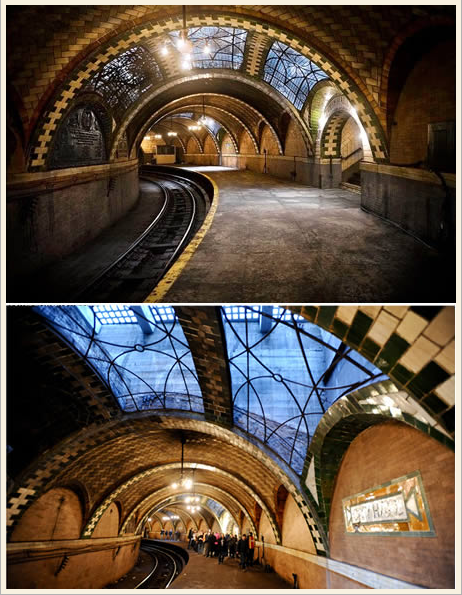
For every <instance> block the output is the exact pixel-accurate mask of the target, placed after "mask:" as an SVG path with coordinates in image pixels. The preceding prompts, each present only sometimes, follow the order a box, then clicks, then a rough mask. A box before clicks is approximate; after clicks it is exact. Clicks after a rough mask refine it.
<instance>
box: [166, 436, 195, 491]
mask: <svg viewBox="0 0 462 595" xmlns="http://www.w3.org/2000/svg"><path fill="white" fill-rule="evenodd" d="M185 442H186V440H185V437H184V435H182V436H181V471H180V477H179V478H178V480H177V481H174V482H173V483H172V486H171V487H172V488H173V489H174V490H176V489H177V488H180V487H181V488H184V489H185V490H190V489H191V488H192V486H193V480H192V479H191V478H190V477H186V476H185V474H184V468H183V463H184V445H185Z"/></svg>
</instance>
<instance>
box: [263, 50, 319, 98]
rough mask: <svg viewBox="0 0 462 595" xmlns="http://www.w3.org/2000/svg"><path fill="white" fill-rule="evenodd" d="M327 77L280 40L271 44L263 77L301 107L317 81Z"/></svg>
mask: <svg viewBox="0 0 462 595" xmlns="http://www.w3.org/2000/svg"><path fill="white" fill-rule="evenodd" d="M325 78H328V77H327V74H326V73H325V72H324V71H323V70H321V69H320V68H318V67H317V66H316V65H315V64H314V63H313V62H311V60H309V59H308V58H306V57H305V56H303V55H302V54H300V52H297V51H296V50H294V49H292V48H291V47H289V46H288V45H286V44H284V43H282V42H281V41H275V42H274V43H273V45H272V46H271V48H270V50H269V52H268V56H267V58H266V62H265V68H264V75H263V79H264V80H265V81H266V82H267V83H269V84H270V85H271V86H273V87H274V88H275V89H277V91H279V92H280V93H281V94H282V95H284V97H286V98H287V99H288V100H289V101H290V102H291V103H293V104H294V106H295V107H296V108H297V109H298V110H300V109H302V107H303V105H304V103H305V101H306V98H307V97H308V93H309V92H310V89H311V87H312V86H313V85H315V84H316V83H317V82H318V81H320V80H322V79H325Z"/></svg>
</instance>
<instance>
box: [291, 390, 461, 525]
mask: <svg viewBox="0 0 462 595" xmlns="http://www.w3.org/2000/svg"><path fill="white" fill-rule="evenodd" d="M403 394H404V395H405V393H403V392H400V391H399V390H398V388H397V387H396V386H395V384H393V382H391V381H390V380H386V381H384V382H378V383H376V384H373V385H370V386H366V387H365V388H362V389H359V390H357V391H354V392H352V393H350V394H349V395H346V396H344V397H342V398H341V399H339V400H338V401H336V402H335V403H334V404H333V405H332V406H331V407H330V408H329V410H328V411H327V413H326V415H324V417H323V418H322V420H321V421H320V422H319V425H318V427H317V428H316V431H315V433H314V435H313V438H312V440H311V443H310V446H309V448H308V453H307V457H306V460H305V465H304V469H303V473H302V482H303V484H304V485H305V487H306V488H307V489H308V495H309V498H310V500H311V502H312V504H313V505H314V506H315V507H316V509H317V511H318V515H319V518H320V519H322V522H323V524H324V529H325V531H326V533H327V531H328V526H329V516H330V505H331V501H332V495H333V490H334V479H335V477H336V476H337V473H338V470H339V467H340V464H341V461H342V458H343V455H344V453H345V452H346V450H347V449H348V447H349V446H350V444H351V443H352V442H353V440H354V439H355V438H356V436H358V434H360V433H361V432H362V431H364V430H365V429H367V428H368V427H370V426H372V425H375V424H377V423H381V422H383V421H387V420H396V421H400V422H403V423H405V424H408V425H410V426H412V427H414V428H416V429H418V430H420V431H422V432H424V433H425V434H427V435H428V436H431V437H432V438H434V439H435V440H438V441H439V442H441V443H442V444H444V445H445V446H447V447H448V448H450V449H452V450H454V447H455V446H454V441H453V440H452V438H451V437H450V436H449V435H448V434H446V433H444V432H443V431H440V430H442V428H440V429H439V428H438V426H437V425H435V426H432V425H430V423H426V421H425V419H424V418H423V417H422V415H420V414H419V411H418V409H417V408H415V407H413V405H412V403H410V404H409V407H408V411H405V407H403V406H400V402H399V398H402V397H403ZM408 398H411V397H408ZM414 412H415V415H414V414H413V413H414ZM427 422H428V420H427ZM332 430H338V431H337V432H335V435H334V434H330V433H331V431H332Z"/></svg>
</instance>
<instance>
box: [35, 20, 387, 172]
mask: <svg viewBox="0 0 462 595" xmlns="http://www.w3.org/2000/svg"><path fill="white" fill-rule="evenodd" d="M210 25H217V26H221V27H237V28H244V29H247V30H248V31H257V32H261V31H262V30H263V28H264V30H265V33H266V34H267V35H268V37H270V38H271V39H274V40H278V41H282V42H283V43H286V44H288V45H290V46H291V47H292V48H294V49H295V50H297V51H298V52H300V53H301V54H302V55H304V56H305V57H307V58H308V59H310V60H312V61H313V62H314V63H315V64H316V65H317V66H319V67H320V68H321V69H322V70H323V71H324V72H325V73H326V74H327V75H328V76H329V77H330V78H331V79H332V80H333V81H334V82H335V84H336V85H337V86H338V87H339V88H340V90H341V91H342V92H343V93H344V94H345V95H346V96H347V97H348V99H349V101H350V102H351V104H352V105H353V107H354V108H355V109H356V111H357V113H358V116H359V119H360V120H361V122H362V124H363V127H364V129H365V130H366V132H367V135H368V137H369V143H370V145H371V149H372V152H373V155H374V159H375V160H376V161H377V162H381V161H385V160H386V159H387V153H388V149H387V144H386V140H385V135H384V133H383V130H382V127H381V124H380V121H379V119H378V118H377V116H376V114H375V112H374V111H373V109H372V107H371V106H370V105H369V103H368V102H367V100H366V98H365V96H364V95H363V93H362V92H361V91H360V90H359V87H358V86H357V85H356V84H355V83H353V81H352V80H351V79H350V78H349V77H348V76H347V75H346V74H345V73H344V72H343V71H341V70H340V69H339V68H338V67H337V66H336V65H335V64H334V63H333V62H331V61H330V60H328V59H327V58H326V57H325V56H323V55H321V54H320V53H319V52H318V51H316V50H315V49H313V48H312V47H310V46H309V45H307V44H305V43H304V42H303V41H301V40H300V39H299V38H297V37H295V36H294V35H292V34H288V33H286V32H284V31H281V30H279V29H276V28H275V27H273V26H271V25H264V26H262V24H261V23H259V22H257V21H256V20H253V19H249V18H245V17H241V18H237V17H235V16H228V15H213V16H207V17H199V16H197V17H196V16H195V17H191V18H189V19H188V21H187V26H189V27H191V26H192V27H200V26H210ZM181 27H182V23H181V21H180V19H179V18H178V17H175V18H169V19H168V20H165V21H161V22H157V21H156V22H146V23H144V24H142V25H138V26H136V27H134V28H133V29H132V30H131V31H127V32H125V33H123V34H122V35H119V36H118V37H117V38H114V39H112V40H111V41H110V42H109V44H108V45H107V46H106V47H104V48H99V50H98V51H97V52H95V53H94V54H93V55H92V56H91V57H90V58H88V59H86V60H84V61H83V63H81V64H80V65H79V66H78V67H77V68H75V69H74V71H73V72H72V74H71V76H70V77H68V79H67V80H66V82H65V83H64V84H63V86H62V87H61V90H59V91H58V92H57V93H56V95H55V98H54V99H53V100H52V101H51V103H50V107H49V108H48V109H47V110H46V112H45V113H44V116H43V118H42V121H41V123H40V125H39V126H38V127H37V131H36V134H35V138H34V141H33V147H32V150H31V159H30V170H32V171H37V170H41V169H44V167H45V165H46V159H47V154H48V151H49V148H50V145H51V142H52V138H53V135H54V132H55V131H56V129H57V127H58V124H59V122H60V120H61V118H62V117H63V115H64V114H65V113H66V111H67V109H68V107H69V104H70V102H71V101H72V100H73V98H74V97H75V95H76V93H77V92H78V91H79V90H80V89H81V88H82V87H83V85H84V84H85V82H86V81H88V79H90V78H91V76H92V75H93V74H95V73H96V72H97V71H98V70H99V69H100V68H102V67H103V66H104V64H106V63H107V62H108V61H110V60H111V59H112V58H114V57H115V56H117V55H118V54H119V53H121V52H123V51H126V50H128V49H129V48H131V47H133V46H135V45H136V44H138V43H140V42H142V41H143V40H146V39H149V38H151V37H156V36H158V35H163V34H165V33H168V32H169V31H173V30H176V29H178V28H181Z"/></svg>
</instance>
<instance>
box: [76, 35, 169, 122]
mask: <svg viewBox="0 0 462 595" xmlns="http://www.w3.org/2000/svg"><path fill="white" fill-rule="evenodd" d="M162 79H163V76H162V73H161V71H160V68H159V66H158V65H157V63H156V62H155V60H154V59H153V57H152V55H151V53H150V52H148V51H147V50H146V49H144V48H143V47H141V46H138V47H133V48H130V49H128V50H126V51H125V52H123V53H122V54H120V55H119V56H117V57H116V58H114V59H113V60H111V61H110V62H108V63H107V64H105V65H104V66H103V68H101V70H99V71H98V72H97V73H96V74H95V76H94V77H93V78H92V79H91V80H90V81H89V83H88V85H87V87H86V90H92V91H95V92H96V93H100V94H101V95H102V96H103V98H104V100H105V102H106V103H107V104H108V105H109V106H110V107H111V108H112V109H113V111H114V115H115V117H116V119H119V120H120V119H121V118H122V116H123V114H124V113H125V111H126V110H127V109H128V108H129V107H130V106H131V105H132V104H133V103H134V102H135V101H137V100H138V99H139V98H140V97H141V96H142V95H144V93H146V91H148V90H149V89H151V88H152V87H153V85H154V84H157V83H158V82H159V81H161V80H162Z"/></svg>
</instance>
